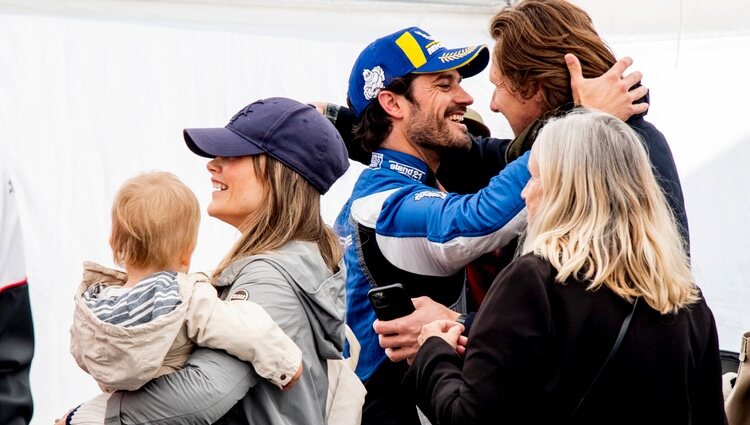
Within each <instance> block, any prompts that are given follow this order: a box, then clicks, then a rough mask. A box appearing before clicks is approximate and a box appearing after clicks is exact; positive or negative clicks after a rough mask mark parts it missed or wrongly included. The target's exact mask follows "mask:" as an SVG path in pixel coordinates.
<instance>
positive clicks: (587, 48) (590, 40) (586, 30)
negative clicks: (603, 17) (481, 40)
mask: <svg viewBox="0 0 750 425" xmlns="http://www.w3.org/2000/svg"><path fill="white" fill-rule="evenodd" d="M490 34H491V35H492V38H493V39H495V49H494V52H493V61H494V62H495V64H497V66H498V68H499V70H500V72H501V73H502V74H503V75H504V76H505V77H506V78H507V79H508V80H509V83H510V84H509V85H510V87H509V88H510V89H511V90H512V91H515V92H518V93H519V94H520V95H521V97H523V98H524V99H530V98H531V97H532V96H533V95H534V93H536V90H537V88H541V90H542V101H541V106H542V111H543V112H544V113H546V112H550V111H553V110H555V109H557V108H559V107H560V106H562V105H564V104H566V103H569V102H572V101H573V94H572V91H571V88H570V74H569V73H568V68H567V66H566V65H565V58H564V56H565V54H566V53H573V54H574V55H576V56H577V57H578V59H579V60H580V61H581V67H582V69H583V75H584V77H586V78H591V77H598V76H600V75H602V74H604V73H605V72H606V71H607V70H608V69H609V68H610V67H612V65H614V63H615V56H614V54H613V53H612V51H611V50H610V49H609V47H607V44H606V43H605V42H604V41H603V40H602V39H601V38H600V37H599V34H597V32H596V30H594V26H593V24H592V23H591V18H590V17H589V15H588V14H587V13H586V12H585V11H583V10H582V9H580V8H578V7H576V6H574V5H573V4H571V3H569V2H567V1H565V0H525V1H522V2H520V3H518V4H516V5H514V6H509V7H506V8H504V9H502V10H501V11H500V12H498V13H497V14H496V15H495V16H494V17H493V18H492V21H491V22H490Z"/></svg>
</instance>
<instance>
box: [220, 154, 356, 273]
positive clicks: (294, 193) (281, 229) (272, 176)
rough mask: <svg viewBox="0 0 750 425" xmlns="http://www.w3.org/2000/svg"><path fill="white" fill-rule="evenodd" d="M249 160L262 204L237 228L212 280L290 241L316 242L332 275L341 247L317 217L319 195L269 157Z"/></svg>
mask: <svg viewBox="0 0 750 425" xmlns="http://www.w3.org/2000/svg"><path fill="white" fill-rule="evenodd" d="M252 161H253V167H254V169H255V176H256V177H257V178H258V180H260V182H261V184H262V185H263V198H264V203H263V206H262V207H261V208H259V209H258V210H257V211H254V212H252V213H251V214H249V215H248V216H247V218H246V219H245V221H244V222H243V223H242V225H240V231H241V232H242V235H241V236H240V239H239V240H238V241H237V242H236V243H235V244H234V246H233V247H232V249H231V250H230V251H229V253H228V254H227V255H226V256H225V257H224V259H223V260H222V261H221V263H220V264H219V266H218V267H217V268H216V271H214V274H213V278H214V279H216V278H218V277H219V275H221V272H222V271H224V269H226V268H227V267H228V266H229V265H230V264H231V263H232V262H234V261H236V260H238V259H240V258H244V257H248V256H250V255H254V254H260V253H263V252H270V251H274V250H276V249H279V248H281V247H282V246H283V245H285V244H286V243H288V242H291V241H294V240H298V241H308V242H315V243H317V244H318V250H319V251H320V255H321V256H322V257H323V260H324V261H325V263H326V265H327V266H328V268H329V269H330V270H331V271H333V272H336V271H337V270H338V263H339V260H341V254H342V252H341V245H340V244H339V240H338V238H337V237H336V235H335V234H334V233H333V230H332V229H331V228H330V227H329V226H328V225H326V224H325V222H323V218H322V217H321V215H320V192H318V191H317V190H316V189H315V188H314V187H313V186H312V185H311V184H310V183H308V182H307V180H305V179H304V178H303V177H302V176H300V175H299V174H297V172H296V171H294V170H292V169H291V168H289V167H287V166H286V165H284V164H283V163H281V162H280V161H277V160H276V159H274V158H272V157H270V156H267V155H263V154H260V155H254V156H252Z"/></svg>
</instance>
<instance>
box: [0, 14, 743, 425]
mask: <svg viewBox="0 0 750 425" xmlns="http://www.w3.org/2000/svg"><path fill="white" fill-rule="evenodd" d="M578 4H580V5H581V6H583V7H584V8H586V9H587V10H589V11H590V12H591V14H592V17H593V19H594V22H595V23H596V24H597V27H598V28H599V30H600V33H601V34H602V35H603V36H604V38H605V39H607V40H608V41H609V42H610V44H611V46H612V47H613V49H614V50H615V52H616V54H617V55H618V56H623V55H629V56H632V57H634V58H635V60H636V66H635V67H634V68H635V69H639V70H641V71H643V72H644V74H645V79H644V83H645V84H646V85H647V86H648V87H650V88H651V93H652V107H651V112H650V114H649V118H650V121H652V122H653V123H655V124H656V125H657V126H658V127H659V128H660V129H661V130H662V131H663V132H664V133H665V135H666V136H667V139H668V140H669V142H670V144H671V146H672V149H673V152H674V155H675V160H676V162H677V165H678V169H679V171H680V174H681V176H682V182H683V187H684V191H685V197H686V202H687V210H688V215H689V220H690V228H691V237H692V247H693V250H692V253H693V265H694V270H695V274H696V276H697V278H698V281H699V282H700V285H701V287H702V289H703V291H704V294H705V297H706V298H707V299H708V301H709V304H710V305H711V306H712V308H713V311H714V314H715V316H716V319H717V322H718V326H719V332H720V337H721V345H722V347H723V348H725V349H732V350H736V349H737V347H738V342H739V336H740V335H741V333H742V331H744V330H747V329H750V309H748V308H743V306H744V305H745V304H750V285H748V278H747V277H745V275H744V272H745V271H746V270H748V269H750V256H748V251H750V230H749V229H750V226H747V225H746V219H747V217H748V213H747V211H750V192H749V191H748V189H747V188H748V187H749V186H750V172H749V171H747V170H748V167H747V164H748V163H750V127H748V126H747V124H746V122H747V117H749V116H750V104H749V103H748V101H747V99H748V98H750V85H748V84H747V83H746V77H745V73H746V72H747V69H748V68H750V59H749V55H748V52H750V30H748V27H747V24H746V23H747V22H749V21H750V10H749V9H750V7H749V6H748V5H747V4H746V3H745V2H744V1H742V0H734V1H731V0H723V1H718V2H701V1H698V0H682V1H679V0H668V1H666V0H665V1H659V2H652V1H646V0H639V1H633V2H627V3H623V2H615V1H594V0H587V1H579V2H578ZM625 8H627V10H625ZM492 12H493V9H492V8H481V7H480V8H477V7H458V6H455V7H454V6H445V5H440V6H438V5H431V6H430V5H423V4H411V3H410V4H402V3H389V2H369V1H335V0H330V1H322V0H321V1H316V2H310V3H303V2H293V1H288V0H287V1H273V2H271V1H252V0H225V1H223V2H220V3H219V2H212V1H208V0H204V1H200V0H188V1H177V0H174V1H166V0H165V1H144V0H99V1H94V0H39V1H34V2H28V1H22V0H15V1H14V0H0V155H3V156H4V157H8V158H10V159H11V161H12V166H13V176H14V178H15V186H16V190H17V191H18V193H19V201H20V208H21V215H22V220H23V221H22V226H23V231H24V233H25V240H26V260H27V268H28V271H29V281H30V285H31V296H32V308H33V313H34V320H35V328H36V341H37V347H36V356H35V360H34V364H33V367H32V387H33V392H34V397H35V401H36V411H35V416H34V420H33V423H36V424H41V423H49V422H50V421H51V420H52V419H54V418H55V417H57V416H59V415H60V414H62V413H63V412H64V411H65V410H66V409H68V408H70V407H73V406H74V405H75V404H76V403H78V402H80V401H83V400H85V399H88V398H90V397H92V396H94V395H95V394H97V393H98V388H97V387H96V385H95V384H94V382H93V380H92V379H90V378H89V377H88V376H86V375H85V374H84V373H83V372H81V371H80V370H79V369H78V368H77V366H76V365H75V363H74V361H73V359H72V357H71V356H70V355H69V353H68V328H69V327H70V323H71V317H72V306H73V305H72V302H71V301H72V299H71V298H72V294H73V291H74V289H75V288H76V286H77V284H78V279H79V278H80V275H81V263H82V261H83V260H84V259H91V260H95V261H98V262H101V263H104V264H111V263H112V261H111V255H110V253H109V248H108V244H107V238H108V232H109V209H110V206H111V201H112V198H113V196H114V193H115V191H116V190H117V188H118V187H119V185H120V184H121V183H122V182H123V181H124V180H125V179H127V178H129V177H131V176H133V175H135V174H137V173H139V172H143V171H149V170H154V169H159V170H167V171H171V172H173V173H175V174H176V175H177V176H178V177H180V179H182V180H183V181H184V182H186V183H187V184H188V185H189V186H190V187H191V188H193V190H195V192H196V194H197V196H198V198H199V199H200V200H201V202H202V204H203V206H204V207H205V205H206V203H207V202H208V200H209V199H210V190H211V189H210V182H209V178H208V173H207V172H206V171H205V168H204V167H205V160H203V159H201V158H198V157H196V156H194V155H192V154H191V153H189V152H188V150H187V149H185V147H184V144H183V142H182V135H181V130H182V128H184V127H196V126H223V125H224V124H225V123H226V121H227V120H228V118H229V117H231V115H232V114H233V113H234V112H235V111H237V110H238V109H240V108H241V107H242V106H244V105H245V104H247V103H250V102H251V101H253V100H255V99H258V98H261V97H268V96H287V97H292V98H296V99H299V100H302V101H315V100H328V101H333V102H338V103H342V102H343V101H344V97H345V91H346V81H347V79H348V73H349V70H350V68H351V65H352V63H353V61H354V58H355V57H356V55H357V53H358V52H359V50H360V49H362V48H363V47H364V46H365V45H366V44H367V43H368V42H369V41H371V40H372V39H374V38H375V37H377V36H379V35H384V34H386V33H389V32H392V31H395V30H396V29H398V28H401V27H406V26H411V25H418V26H421V27H423V28H425V29H427V30H428V31H430V32H431V33H432V34H433V35H435V36H437V37H438V38H439V39H441V40H442V41H443V42H444V44H445V45H448V46H459V45H469V44H476V43H478V42H481V43H488V44H490V43H491V40H490V39H489V37H488V35H487V30H486V28H487V24H488V20H489V17H490V16H491V14H492ZM464 86H465V87H466V88H467V90H468V91H469V92H470V93H471V94H472V95H474V97H475V101H476V103H475V106H476V109H477V110H478V111H479V112H480V113H481V114H482V115H483V116H484V118H485V121H486V122H487V123H488V125H489V126H490V128H491V129H492V131H493V134H494V135H496V136H505V137H508V136H510V130H509V128H508V126H507V124H506V123H505V121H504V119H503V118H502V117H501V116H499V115H495V114H492V113H491V112H490V111H489V107H488V104H489V96H490V93H491V90H492V86H491V85H490V83H489V82H488V81H487V72H486V71H485V72H484V73H483V74H480V75H479V76H478V77H475V78H471V79H468V80H466V81H465V83H464ZM360 169H361V167H359V166H357V165H355V166H353V167H352V169H351V171H350V172H349V173H348V174H347V175H346V176H345V177H344V178H343V179H342V181H341V182H339V183H337V185H336V186H334V188H333V189H332V191H331V193H330V194H329V195H327V196H326V197H325V198H324V215H325V218H326V220H327V221H329V222H331V221H332V220H333V219H334V217H335V215H336V214H337V212H338V208H339V207H340V206H341V204H342V202H343V201H344V199H345V198H346V197H347V195H348V192H349V191H350V190H351V185H352V183H353V181H354V179H355V178H356V174H357V172H358V171H359V170H360ZM235 236H236V235H235V233H234V232H233V231H232V230H231V229H230V228H229V227H228V226H226V225H224V224H222V223H219V222H217V221H216V220H213V219H210V218H208V217H204V220H203V223H202V226H201V231H200V237H199V243H198V249H197V251H196V253H195V255H194V260H193V263H194V264H193V266H194V267H193V268H194V269H195V270H207V269H210V268H211V267H212V266H213V265H215V264H217V262H218V261H219V259H220V258H221V256H222V254H223V253H224V252H225V251H226V250H227V247H228V246H229V245H230V244H231V243H232V241H233V239H234V237H235ZM0 349H2V347H0Z"/></svg>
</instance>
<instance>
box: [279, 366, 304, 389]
mask: <svg viewBox="0 0 750 425" xmlns="http://www.w3.org/2000/svg"><path fill="white" fill-rule="evenodd" d="M300 376H302V363H300V364H299V367H298V368H297V371H296V372H294V376H292V379H291V380H289V382H288V383H287V384H286V385H284V386H283V387H282V388H281V390H282V391H289V390H290V389H291V388H292V387H293V386H294V384H296V383H297V381H299V378H300Z"/></svg>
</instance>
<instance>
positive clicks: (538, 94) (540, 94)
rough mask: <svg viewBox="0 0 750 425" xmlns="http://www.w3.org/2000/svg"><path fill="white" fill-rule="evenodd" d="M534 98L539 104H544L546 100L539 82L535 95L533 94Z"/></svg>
mask: <svg viewBox="0 0 750 425" xmlns="http://www.w3.org/2000/svg"><path fill="white" fill-rule="evenodd" d="M531 98H532V100H534V102H536V103H538V104H540V105H541V104H542V103H543V102H544V92H543V91H542V85H541V84H537V86H536V91H535V92H534V95H533V96H531Z"/></svg>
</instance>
